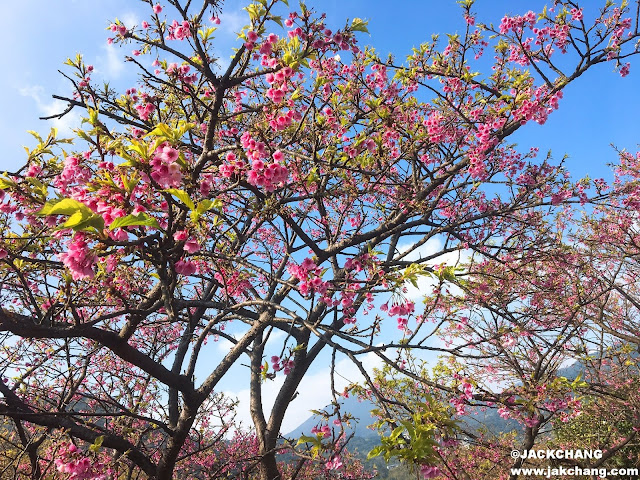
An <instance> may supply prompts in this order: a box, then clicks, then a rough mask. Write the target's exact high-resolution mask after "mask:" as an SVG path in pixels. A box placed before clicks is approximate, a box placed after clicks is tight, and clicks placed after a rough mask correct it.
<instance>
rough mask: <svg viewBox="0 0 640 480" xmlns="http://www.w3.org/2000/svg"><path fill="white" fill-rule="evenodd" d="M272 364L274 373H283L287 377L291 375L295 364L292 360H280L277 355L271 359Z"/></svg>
mask: <svg viewBox="0 0 640 480" xmlns="http://www.w3.org/2000/svg"><path fill="white" fill-rule="evenodd" d="M271 364H272V368H273V371H274V372H279V371H280V370H282V371H283V373H284V374H285V375H289V374H290V373H291V369H293V367H294V365H295V363H294V361H293V360H291V359H290V358H282V359H281V358H280V357H278V356H276V355H274V356H273V357H271Z"/></svg>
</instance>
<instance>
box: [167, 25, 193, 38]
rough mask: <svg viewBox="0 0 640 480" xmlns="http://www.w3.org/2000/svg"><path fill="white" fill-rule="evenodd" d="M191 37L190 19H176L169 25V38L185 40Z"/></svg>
mask: <svg viewBox="0 0 640 480" xmlns="http://www.w3.org/2000/svg"><path fill="white" fill-rule="evenodd" d="M189 37H191V26H190V25H189V22H188V21H186V20H183V21H182V22H178V21H177V20H174V21H173V22H172V23H171V25H169V34H168V35H167V40H184V39H185V38H189Z"/></svg>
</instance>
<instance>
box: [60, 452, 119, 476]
mask: <svg viewBox="0 0 640 480" xmlns="http://www.w3.org/2000/svg"><path fill="white" fill-rule="evenodd" d="M54 463H55V465H56V470H58V472H60V473H68V474H69V477H68V478H69V480H107V479H108V478H110V475H109V472H108V469H106V467H105V466H104V465H103V464H102V463H99V462H97V463H93V462H92V461H91V459H90V458H88V457H85V456H84V455H82V454H81V453H80V451H79V450H78V447H76V446H75V445H74V444H73V443H69V444H68V445H66V446H63V447H62V448H61V449H60V450H59V451H58V456H57V458H56V459H55V460H54Z"/></svg>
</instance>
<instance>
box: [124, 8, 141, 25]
mask: <svg viewBox="0 0 640 480" xmlns="http://www.w3.org/2000/svg"><path fill="white" fill-rule="evenodd" d="M119 20H120V21H121V22H122V23H123V24H124V26H125V27H127V28H133V27H139V26H140V23H142V22H141V21H140V18H139V17H138V15H137V14H135V13H134V12H127V13H125V14H124V15H122V16H121V17H120V18H119Z"/></svg>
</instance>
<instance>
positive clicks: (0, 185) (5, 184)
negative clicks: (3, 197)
mask: <svg viewBox="0 0 640 480" xmlns="http://www.w3.org/2000/svg"><path fill="white" fill-rule="evenodd" d="M15 185H16V183H15V182H12V181H11V180H7V179H6V178H0V190H4V189H6V188H11V187H14V186H15Z"/></svg>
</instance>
